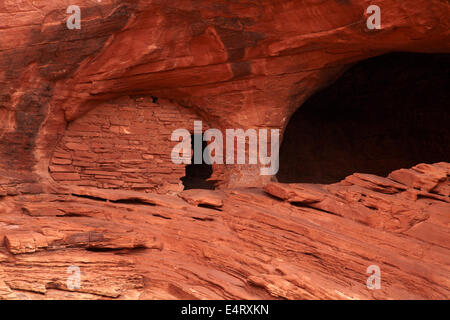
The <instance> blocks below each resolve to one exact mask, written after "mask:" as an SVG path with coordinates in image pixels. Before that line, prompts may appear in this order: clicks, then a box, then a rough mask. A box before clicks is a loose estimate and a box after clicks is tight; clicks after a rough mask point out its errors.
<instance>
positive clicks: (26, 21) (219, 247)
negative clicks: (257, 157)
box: [0, 0, 450, 299]
mask: <svg viewBox="0 0 450 320" xmlns="http://www.w3.org/2000/svg"><path fill="white" fill-rule="evenodd" d="M370 4H371V1H367V0H351V1H350V0H349V1H343V0H342V1H337V0H336V1H335V0H324V1H319V0H304V1H272V0H262V1H250V0H236V1H227V0H218V1H211V0H177V1H173V0H171V1H169V0H156V1H150V0H148V1H145V0H141V1H135V0H128V1H127V0H125V1H124V0H102V1H101V2H98V1H92V0H79V1H77V5H78V6H79V7H80V9H81V10H80V12H81V21H80V29H77V28H75V29H70V28H68V25H67V23H66V22H67V19H68V17H69V16H71V13H67V9H68V8H67V6H68V5H69V3H68V1H66V0H64V1H63V0H54V1H43V0H39V1H22V0H14V1H11V0H5V1H0V298H5V299H36V298H45V299H74V298H75V299H99V298H109V299H409V298H411V299H437V298H440V299H448V298H449V296H450V293H449V292H450V283H449V279H450V277H449V274H450V270H449V267H448V266H449V263H448V257H449V251H448V250H449V248H448V244H449V243H450V241H448V240H449V239H448V225H449V220H448V212H449V203H450V200H449V190H450V186H449V175H450V174H449V163H448V161H449V159H448V143H447V142H448V125H447V123H448V120H446V116H447V117H448V111H446V109H445V106H446V103H447V101H448V95H445V90H444V89H445V88H446V87H448V79H447V74H448V53H449V52H450V45H449V43H450V42H449V41H448V40H449V31H448V30H449V20H448V16H449V5H448V1H442V0H415V1H396V0H379V1H377V5H378V6H379V7H380V9H381V25H380V28H375V29H369V28H368V27H367V19H368V18H369V17H370V14H368V13H367V8H368V7H369V5H370ZM392 52H401V54H400V56H397V58H398V57H399V58H398V59H400V60H402V61H401V62H398V63H396V62H395V61H396V60H395V59H394V60H392V59H391V58H389V57H393V56H392V55H390V56H389V55H388V56H384V55H386V54H389V53H392ZM410 55H411V56H410ZM394 56H395V55H394ZM386 57H388V58H386ZM409 57H419V58H418V59H419V60H418V61H419V62H418V63H416V62H414V61H417V60H414V59H415V58H414V59H413V58H411V60H410V59H409ZM371 58H374V59H380V60H377V61H378V63H377V64H375V65H372V67H369V69H368V70H367V69H364V68H365V67H364V66H366V65H369V66H370V65H371V63H372V62H371V61H372V60H370V59H371ZM408 62H410V63H411V64H412V65H408ZM440 65H441V68H439V66H440ZM402 66H403V67H402ZM355 68H356V69H355ZM361 68H362V69H361ZM386 69H389V70H386ZM352 70H353V71H352ZM358 70H359V71H358ZM430 71H432V72H430ZM367 73H369V74H370V75H369V76H367ZM392 73H394V74H392ZM422 75H423V76H422ZM403 77H404V79H405V81H404V82H402V79H403ZM371 80H372V82H371ZM407 82H414V84H413V83H409V84H408V83H407ZM389 84H391V85H389ZM358 86H359V87H358ZM358 88H359V89H358ZM322 90H323V91H322ZM357 90H359V91H357ZM408 90H409V91H412V90H414V92H411V94H408ZM373 91H376V92H373ZM422 91H423V95H421V94H419V93H421V92H422ZM447 91H448V90H447ZM342 92H347V93H346V94H343V93H342ZM349 92H350V93H349ZM358 94H360V95H358ZM374 96H376V97H377V99H378V98H379V99H385V100H386V103H385V104H383V107H382V108H378V109H377V108H376V107H375V106H374V104H370V103H369V101H372V100H373V97H374ZM358 99H361V100H362V101H364V102H365V103H364V107H366V108H368V111H367V112H368V113H370V117H371V119H374V120H376V121H374V122H372V123H371V124H367V125H365V122H364V121H365V120H367V119H365V117H364V114H365V113H363V114H361V115H359V116H360V117H358V112H360V110H361V109H357V108H356V107H355V106H357V104H358ZM315 104H316V106H317V104H318V106H317V107H314V106H315ZM345 105H350V106H352V108H353V109H352V110H354V112H350V113H345V112H341V111H340V110H342V107H343V106H345ZM311 106H312V107H311ZM333 106H335V107H336V108H334V109H331V110H330V109H328V108H332V107H333ZM369 107H370V108H369ZM425 107H426V109H424V108H425ZM303 108H304V109H303ZM322 108H324V110H326V111H325V112H327V115H324V116H320V114H319V115H317V113H314V112H316V111H317V110H318V109H322ZM369 109H370V110H369ZM412 110H414V111H412ZM386 112H388V113H391V114H392V115H395V117H392V118H389V121H384V120H385V115H386ZM445 112H447V113H445ZM302 115H303V116H302ZM333 115H336V117H338V118H339V117H341V118H344V119H341V120H343V121H344V124H342V122H336V121H335V120H336V119H335V117H333ZM439 115H441V116H439ZM347 116H348V118H347ZM355 117H356V118H355ZM353 120H354V121H353ZM416 120H417V121H416ZM194 121H201V122H202V124H203V127H202V128H201V129H200V131H201V132H204V131H206V130H208V129H212V128H215V129H218V130H219V131H220V132H222V133H225V131H226V129H242V130H247V129H271V130H279V131H280V134H281V137H280V139H281V140H280V142H281V143H282V150H281V157H282V163H281V167H280V172H279V173H278V176H277V177H278V179H279V181H278V182H277V181H276V179H277V177H276V176H271V175H261V174H260V172H261V171H260V170H261V167H260V165H258V164H256V165H250V164H243V165H240V164H239V165H238V164H231V163H230V164H226V165H220V164H213V165H212V166H205V167H195V166H194V167H190V166H187V165H186V164H176V163H174V162H173V161H172V160H173V159H172V157H171V151H172V150H173V148H174V146H175V145H176V143H177V141H173V139H171V137H172V133H173V132H174V131H175V130H177V129H186V131H187V133H188V135H189V136H195V134H196V132H195V130H194ZM345 121H347V122H351V124H348V123H347V124H345ZM421 121H423V123H422V122H421ZM297 123H300V124H301V127H300V128H298V127H296V124H297ZM379 123H383V125H389V126H390V128H391V129H392V130H393V131H392V132H391V133H390V134H389V135H387V136H384V133H383V132H382V131H383V128H385V127H383V126H378V125H377V124H379ZM407 124H408V125H410V124H414V126H413V127H408V126H407ZM349 127H350V129H351V128H353V129H354V130H353V131H350V132H347V133H345V132H346V131H344V129H348V128H349ZM424 128H425V129H426V130H428V131H427V132H428V133H427V134H424V131H420V130H422V129H424ZM297 129H299V130H300V131H298V130H297ZM313 129H314V130H316V131H314V132H316V133H317V132H318V133H317V135H316V133H311V134H309V133H308V132H309V131H308V130H313ZM419 129H420V130H419ZM301 130H306V131H301ZM446 130H447V131H446ZM305 132H306V133H305ZM398 132H400V133H401V134H397V133H398ZM360 133H364V134H365V135H364V136H363V135H362V134H360ZM296 134H300V136H302V135H303V136H302V139H301V140H302V141H301V142H299V140H298V139H297V138H296ZM314 137H315V138H316V140H314V139H313V140H311V138H314ZM383 137H385V138H383ZM399 137H401V139H402V141H405V143H404V144H402V145H401V146H400V147H397V145H393V144H391V143H390V142H391V138H395V139H394V140H396V141H397V142H399ZM304 138H308V139H310V140H308V139H304ZM336 140H338V141H339V143H342V144H343V147H342V148H337V146H336V145H335V143H336ZM321 141H322V143H321ZM323 141H328V142H330V143H331V144H333V145H328V146H327V149H324V148H322V147H323ZM380 141H381V142H388V146H387V147H381V148H382V149H383V150H382V151H383V154H379V153H378V152H381V150H380V149H381V148H380V145H379V143H378V142H380ZM317 142H318V143H319V145H321V146H322V147H321V148H320V152H317V150H316V148H315V143H317ZM330 143H329V144H330ZM366 143H367V144H366ZM362 144H364V145H363V146H361V145H362ZM352 145H357V146H360V147H363V148H365V149H364V150H362V152H358V154H357V155H355V156H354V157H352V156H350V155H349V154H350V153H352V152H353V153H355V152H354V151H353V150H354V149H352V148H350V147H351V146H352ZM201 147H202V148H203V147H204V146H201ZM419 147H420V148H422V149H420V148H419ZM425 147H429V150H431V151H433V152H430V153H429V154H426V155H425V158H421V157H413V158H409V156H410V155H411V156H415V155H416V151H417V150H418V152H417V153H418V154H421V155H423V150H424V148H425ZM283 148H284V149H283ZM283 150H285V151H287V153H284V151H283ZM305 150H306V151H308V153H307V154H306V156H305V154H303V153H301V151H305ZM421 150H422V151H421ZM189 151H190V150H189ZM419 151H420V152H419ZM342 152H347V153H346V154H342ZM439 152H440V153H439ZM406 153H407V155H406ZM372 155H375V157H377V158H379V159H381V160H380V161H378V162H377V161H369V158H371V157H372ZM383 155H385V156H386V157H387V156H388V155H389V157H388V158H386V157H385V158H380V157H382V156H383ZM191 156H192V155H191V153H190V152H188V155H187V158H191ZM325 156H326V157H325ZM283 157H284V158H283ZM327 157H328V158H327ZM330 157H331V158H332V160H330ZM420 162H427V163H426V164H425V163H421V164H420ZM361 171H363V172H361ZM207 179H208V181H206V180H207ZM283 182H295V183H283ZM321 183H331V184H321ZM198 186H201V187H202V188H204V189H209V190H196V189H192V188H195V187H198ZM214 188H215V190H213V189H214ZM183 189H191V190H183ZM373 265H375V266H378V267H379V268H380V269H381V271H382V282H381V283H382V286H381V288H380V289H377V290H369V289H368V287H367V277H368V274H367V268H368V267H369V266H373ZM68 267H71V268H72V269H70V270H72V271H74V270H75V271H76V270H78V269H77V268H79V270H80V273H81V274H82V279H81V283H80V287H79V288H78V289H73V288H72V289H71V288H69V287H68V286H67V277H68V269H67V268H68Z"/></svg>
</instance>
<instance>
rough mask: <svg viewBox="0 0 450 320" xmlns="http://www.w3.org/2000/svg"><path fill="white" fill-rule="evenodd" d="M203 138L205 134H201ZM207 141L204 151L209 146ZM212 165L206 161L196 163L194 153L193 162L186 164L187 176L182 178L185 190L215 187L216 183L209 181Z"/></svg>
mask: <svg viewBox="0 0 450 320" xmlns="http://www.w3.org/2000/svg"><path fill="white" fill-rule="evenodd" d="M200 139H203V136H200ZM191 141H192V149H194V135H192V136H191ZM207 145H208V144H207V142H206V141H203V146H202V153H203V151H204V150H205V148H206V147H207ZM212 172H213V170H212V166H211V165H209V164H206V163H202V164H194V155H192V160H191V164H190V165H188V166H186V176H184V177H183V178H181V181H182V182H183V185H184V190H189V189H210V190H213V189H214V184H213V183H212V182H209V181H207V179H208V178H210V177H211V175H212Z"/></svg>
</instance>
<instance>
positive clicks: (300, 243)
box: [0, 163, 450, 299]
mask: <svg viewBox="0 0 450 320" xmlns="http://www.w3.org/2000/svg"><path fill="white" fill-rule="evenodd" d="M449 175H450V171H449V164H448V163H438V164H434V165H423V164H421V165H418V166H416V167H414V168H411V169H402V170H399V171H395V172H393V173H392V174H391V175H390V176H389V177H387V178H383V177H376V176H373V175H366V174H354V175H352V176H349V177H347V178H346V179H345V180H344V181H342V182H340V183H337V184H333V185H311V184H290V185H288V184H279V183H272V184H269V185H267V186H266V188H265V191H264V190H262V189H258V188H254V189H235V190H225V191H201V192H198V193H196V192H193V191H189V192H184V193H183V194H182V195H181V196H182V198H184V199H186V200H182V199H180V198H179V197H178V196H162V197H159V196H157V195H151V196H149V197H147V195H146V194H141V195H140V196H139V197H136V194H135V193H134V192H131V193H128V192H126V191H123V192H122V191H121V192H117V193H115V192H110V191H108V190H106V191H105V190H100V189H98V190H93V189H89V190H87V189H84V190H75V189H72V190H70V192H69V191H67V192H59V193H57V194H46V193H43V194H35V195H18V196H3V197H2V198H0V238H1V239H2V242H1V247H0V298H2V299H448V298H449V297H450V280H449V279H450V277H449V276H450V254H449V253H450V250H449V249H450V248H449V243H450V241H449V239H450V237H449V224H450V218H449V213H450V204H449V196H448V194H447V193H446V192H447V190H448V187H449ZM61 190H63V189H61ZM137 199H140V200H139V201H137ZM149 199H153V200H152V201H148V200H149ZM161 199H163V200H164V201H162V200H161ZM218 199H220V201H218ZM120 200H123V201H120ZM131 200H133V201H131ZM215 201H218V202H217V203H216V202H215ZM219 202H220V203H219ZM202 203H203V204H209V205H210V206H206V207H201V206H200V207H199V206H198V205H199V204H202ZM173 204H176V205H173ZM181 204H182V205H181ZM219 204H220V207H219ZM215 205H217V207H216V206H215ZM217 209H220V210H217ZM373 265H375V266H378V267H379V268H380V270H381V288H380V289H379V290H370V289H368V287H367V279H368V277H369V276H370V274H367V273H366V272H367V268H368V267H369V266H373ZM73 270H79V271H80V273H79V276H80V278H79V280H80V286H79V287H76V288H73V287H71V286H70V285H68V284H69V283H68V280H71V279H73V278H72V277H73V276H74V275H75V274H74V273H73V272H72V271H73Z"/></svg>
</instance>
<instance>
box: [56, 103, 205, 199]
mask: <svg viewBox="0 0 450 320" xmlns="http://www.w3.org/2000/svg"><path fill="white" fill-rule="evenodd" d="M194 120H199V118H198V116H196V115H195V114H194V113H193V112H192V111H190V110H186V109H184V108H182V107H180V106H176V105H174V104H171V103H169V102H167V101H160V102H156V103H154V102H153V99H152V97H134V98H130V97H126V98H120V99H116V100H114V101H110V102H109V103H104V104H102V105H100V106H99V107H97V108H95V109H93V110H91V111H90V112H88V113H87V114H86V115H84V116H83V117H81V118H79V119H77V120H75V121H74V122H72V123H70V124H69V125H68V128H67V130H66V132H65V135H64V136H63V137H62V138H61V139H60V141H59V143H58V146H57V147H56V149H55V150H54V153H53V157H52V160H51V164H50V166H49V170H50V173H51V176H52V177H53V179H54V180H55V181H58V182H60V183H62V184H73V185H79V186H93V187H98V188H107V189H110V188H112V189H118V188H120V189H129V190H139V191H145V192H156V193H174V192H178V191H181V190H183V185H182V182H181V181H180V178H182V177H183V176H185V165H176V164H174V163H173V162H172V161H171V158H170V156H171V151H172V148H173V146H175V145H176V144H177V142H172V141H170V136H171V134H172V132H173V131H174V130H175V129H178V128H185V129H187V130H189V131H192V130H193V121H194Z"/></svg>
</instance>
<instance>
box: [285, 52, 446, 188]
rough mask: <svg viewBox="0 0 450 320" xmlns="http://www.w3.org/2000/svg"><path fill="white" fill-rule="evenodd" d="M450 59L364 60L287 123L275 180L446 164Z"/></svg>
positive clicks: (400, 56)
mask: <svg viewBox="0 0 450 320" xmlns="http://www.w3.org/2000/svg"><path fill="white" fill-rule="evenodd" d="M449 62H450V55H449V54H421V53H420V54H419V53H390V54H386V55H383V56H379V57H375V58H371V59H368V60H365V61H362V62H360V63H358V64H356V65H354V66H353V67H351V68H350V69H349V70H347V71H346V72H345V73H344V74H343V75H342V77H340V78H339V79H338V80H337V81H336V82H335V83H333V84H332V85H330V86H328V87H327V88H325V89H323V90H321V91H320V92H317V93H316V94H314V95H313V96H312V97H311V98H309V99H308V100H307V101H306V102H305V104H304V105H302V106H301V107H300V108H299V109H298V110H297V111H296V112H295V114H294V115H293V116H292V118H291V119H290V121H289V123H288V126H287V128H286V130H285V133H284V138H283V142H282V145H281V148H280V170H279V172H278V175H277V178H278V181H280V182H286V183H293V182H304V183H334V182H338V181H340V180H342V179H344V178H345V177H346V176H348V175H351V174H353V173H355V172H361V173H371V174H376V175H379V176H386V175H387V174H389V173H390V172H391V171H393V170H396V169H400V168H409V167H412V166H414V165H417V164H419V163H435V162H440V161H446V162H449V161H450V151H449V142H450V141H449V140H450V113H449V109H448V108H449V105H448V100H449V89H450V88H449V83H450V81H449V71H450V70H449V69H450V63H449Z"/></svg>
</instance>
